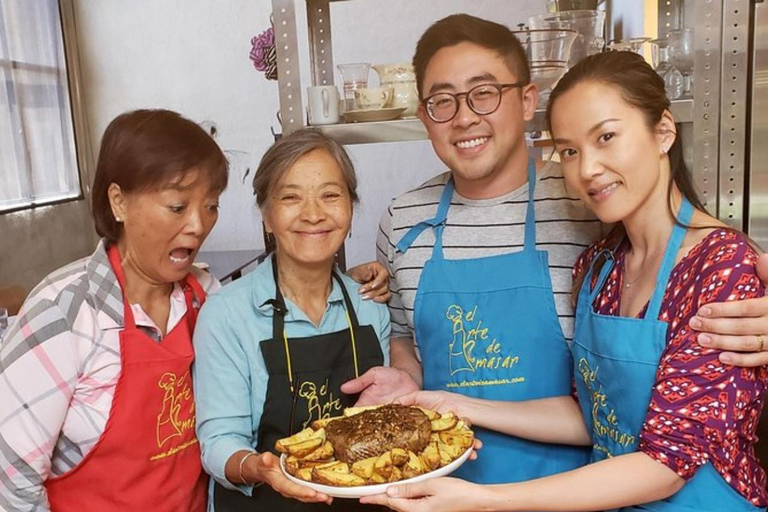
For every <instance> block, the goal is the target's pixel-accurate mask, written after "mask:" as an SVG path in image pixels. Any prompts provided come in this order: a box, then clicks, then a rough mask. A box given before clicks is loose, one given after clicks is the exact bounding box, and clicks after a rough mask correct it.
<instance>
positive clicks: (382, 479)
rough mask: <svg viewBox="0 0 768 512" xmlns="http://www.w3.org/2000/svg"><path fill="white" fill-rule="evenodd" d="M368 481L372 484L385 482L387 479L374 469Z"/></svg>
mask: <svg viewBox="0 0 768 512" xmlns="http://www.w3.org/2000/svg"><path fill="white" fill-rule="evenodd" d="M368 481H369V482H370V483H372V484H385V483H387V482H388V481H389V480H387V477H384V476H381V475H380V474H378V473H376V472H375V471H374V472H373V474H372V475H371V478H370V479H369V480H368Z"/></svg>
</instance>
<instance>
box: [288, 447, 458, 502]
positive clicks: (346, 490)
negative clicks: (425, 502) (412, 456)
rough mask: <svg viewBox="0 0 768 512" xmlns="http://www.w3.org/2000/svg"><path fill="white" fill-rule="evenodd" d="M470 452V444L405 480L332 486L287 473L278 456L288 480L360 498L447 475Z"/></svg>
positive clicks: (346, 496)
mask: <svg viewBox="0 0 768 512" xmlns="http://www.w3.org/2000/svg"><path fill="white" fill-rule="evenodd" d="M470 453H472V447H471V446H470V447H469V448H467V451H465V452H464V453H462V454H461V455H459V458H458V459H456V460H454V461H453V462H451V463H450V464H448V465H447V466H443V467H441V468H437V469H435V470H434V471H430V472H429V473H424V474H423V475H419V476H415V477H413V478H408V479H407V480H398V481H397V482H389V483H386V484H376V485H359V486H357V487H334V486H332V485H322V484H316V483H314V482H307V481H306V480H301V479H300V478H296V477H295V476H292V475H290V474H288V472H287V471H286V470H285V463H284V461H285V454H282V455H281V456H280V469H282V470H283V474H285V476H287V477H288V480H290V481H292V482H296V483H297V484H299V485H303V486H305V487H309V488H311V489H314V490H316V491H318V492H322V493H325V494H327V495H328V496H333V497H334V498H360V497H362V496H370V495H372V494H383V493H385V492H387V487H389V486H392V485H400V484H406V483H416V482H423V481H424V480H429V479H431V478H437V477H439V476H445V475H449V474H451V473H453V472H454V471H456V470H457V469H459V466H461V465H462V464H464V462H466V460H467V459H468V458H469V454H470Z"/></svg>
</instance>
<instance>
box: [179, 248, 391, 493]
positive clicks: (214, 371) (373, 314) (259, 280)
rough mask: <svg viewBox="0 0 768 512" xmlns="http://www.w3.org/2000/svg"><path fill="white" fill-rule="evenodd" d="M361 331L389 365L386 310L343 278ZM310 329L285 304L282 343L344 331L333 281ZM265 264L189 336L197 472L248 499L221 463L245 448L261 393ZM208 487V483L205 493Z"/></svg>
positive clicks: (268, 285) (268, 264)
mask: <svg viewBox="0 0 768 512" xmlns="http://www.w3.org/2000/svg"><path fill="white" fill-rule="evenodd" d="M341 277H342V280H343V281H344V286H345V287H346V289H347V292H348V293H349V296H350V300H351V302H352V306H353V307H354V309H355V312H356V313H357V318H358V321H359V322H360V325H371V326H372V327H373V329H374V331H376V335H377V336H378V338H379V343H381V351H382V352H383V353H384V364H385V365H389V333H390V326H389V312H388V310H387V307H386V306H384V305H383V304H378V303H375V302H372V301H364V300H362V299H361V298H360V295H359V294H358V289H359V288H360V285H358V284H357V283H355V282H354V281H352V280H351V279H350V278H349V277H347V276H344V275H342V276H341ZM332 283H333V287H332V289H331V294H330V295H329V297H328V305H327V308H326V310H325V314H324V315H323V318H322V320H321V321H320V325H319V326H315V325H314V324H313V323H312V322H311V321H310V320H309V318H308V317H307V316H306V315H305V314H304V312H303V311H301V310H300V309H299V308H298V307H296V305H295V304H293V303H292V302H291V301H289V300H288V299H286V301H285V302H286V306H287V308H288V313H287V314H286V316H285V333H286V335H287V336H288V337H289V338H302V337H308V336H318V335H321V334H328V333H332V332H335V331H340V330H343V329H347V328H348V324H347V316H346V309H345V307H344V296H343V295H342V292H341V288H340V287H339V284H338V282H337V281H336V280H335V279H333V280H332ZM274 296H275V281H274V279H273V277H272V258H271V257H270V258H267V259H266V260H265V261H264V262H263V263H262V264H261V265H259V266H258V267H256V270H254V271H253V272H251V273H250V274H247V275H245V276H244V277H242V278H241V279H238V280H237V281H234V282H233V283H231V284H229V285H227V286H225V287H223V288H222V289H221V290H219V291H218V292H216V293H214V294H212V295H210V296H209V297H208V299H207V300H206V302H205V305H204V306H203V308H202V310H201V311H200V317H199V318H198V320H197V325H196V327H195V335H194V345H195V364H194V365H193V369H192V372H193V382H194V386H195V408H196V410H197V437H198V439H199V441H200V447H201V449H202V457H203V467H204V468H205V470H206V471H207V472H208V474H210V475H211V476H212V477H213V478H215V479H216V481H218V482H219V483H220V484H222V485H223V486H225V487H227V488H229V489H236V488H239V489H240V490H242V491H243V492H244V493H245V494H249V495H250V493H251V490H252V488H251V487H250V486H233V485H232V484H231V483H230V482H229V481H228V480H227V478H226V476H225V474H224V467H225V465H226V462H227V460H228V459H229V458H230V457H231V456H232V454H233V453H235V452H237V451H239V450H252V449H253V447H254V446H256V445H257V443H258V428H259V423H260V421H261V413H262V411H263V409H264V399H265V397H266V393H267V380H268V375H267V369H266V366H265V364H264V358H263V357H262V355H261V350H260V346H259V342H261V341H263V340H266V339H270V338H272V315H273V309H272V306H270V305H265V304H264V303H265V301H267V300H269V299H272V298H274ZM212 487H213V481H212V482H211V488H212Z"/></svg>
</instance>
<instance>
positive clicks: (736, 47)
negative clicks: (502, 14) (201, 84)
mask: <svg viewBox="0 0 768 512" xmlns="http://www.w3.org/2000/svg"><path fill="white" fill-rule="evenodd" d="M296 1H299V0H272V7H273V14H274V19H275V42H276V47H277V62H278V82H279V84H280V113H281V117H282V120H283V121H282V123H283V131H284V132H285V133H290V132H292V131H294V130H297V129H300V128H303V127H304V126H305V124H304V123H305V119H304V107H303V104H302V96H301V91H302V84H301V70H300V68H299V44H298V38H297V31H296V8H295V2H296ZM304 1H305V3H306V10H307V20H306V22H307V26H308V34H309V41H308V43H309V54H310V62H311V80H312V85H330V84H333V83H334V78H333V77H334V71H333V70H334V66H333V54H332V44H331V16H330V3H331V2H332V1H349V0H304ZM751 2H752V0H659V2H658V31H659V36H660V37H663V36H665V35H666V34H667V32H668V31H669V30H672V29H675V28H678V27H680V26H681V24H682V23H683V20H682V17H683V16H682V13H685V12H687V13H688V18H689V21H690V22H691V23H690V26H691V27H692V28H693V33H694V72H693V82H694V84H695V86H694V97H693V99H687V100H677V101H674V102H673V105H672V113H673V115H674V116H675V118H676V119H677V120H678V122H680V123H683V124H682V130H681V132H682V134H681V135H682V136H683V139H684V142H685V144H686V145H687V146H688V148H689V151H688V153H687V154H686V161H687V162H688V164H689V166H690V167H691V169H693V175H694V181H695V183H696V185H697V187H698V188H699V190H700V192H701V194H702V197H703V200H704V201H705V205H706V206H707V207H708V208H709V210H710V211H711V212H712V213H713V214H716V215H718V216H719V217H720V218H721V219H722V220H723V221H724V222H726V223H728V224H729V225H731V226H733V227H735V228H739V229H741V228H743V224H744V213H743V212H744V185H745V169H746V162H747V157H748V155H747V154H746V150H747V147H746V138H747V119H748V111H747V84H748V81H747V77H748V54H747V51H748V48H749V23H750V15H751V8H752V6H751ZM543 117H544V116H543V111H537V115H536V117H535V118H534V120H533V121H532V122H531V123H530V124H529V129H530V130H531V131H540V130H543V129H544V127H543ZM321 129H322V130H323V131H325V132H326V133H328V134H330V135H331V136H332V137H334V138H335V139H337V140H338V141H339V142H341V143H343V144H369V143H383V142H400V141H411V140H423V139H426V131H425V130H424V128H423V126H422V124H421V122H420V121H419V120H418V119H399V120H395V121H382V122H373V123H346V124H337V125H331V126H324V127H321Z"/></svg>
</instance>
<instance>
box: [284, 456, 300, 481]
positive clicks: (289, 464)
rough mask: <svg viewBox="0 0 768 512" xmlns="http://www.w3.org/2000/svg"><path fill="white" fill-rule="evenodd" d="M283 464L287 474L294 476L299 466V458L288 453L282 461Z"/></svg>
mask: <svg viewBox="0 0 768 512" xmlns="http://www.w3.org/2000/svg"><path fill="white" fill-rule="evenodd" d="M284 464H285V470H286V471H287V472H288V474H289V475H293V476H296V473H298V471H299V469H301V468H300V466H299V459H297V458H296V457H294V456H293V455H289V456H287V457H286V458H285V461H284Z"/></svg>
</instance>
